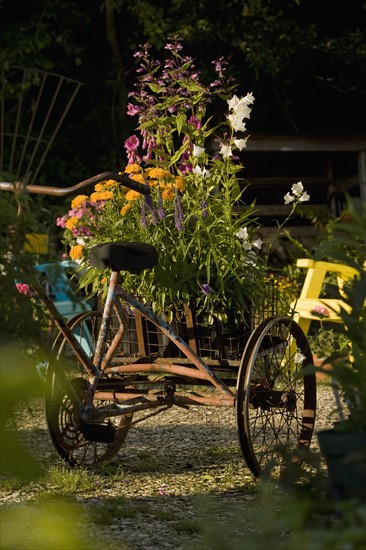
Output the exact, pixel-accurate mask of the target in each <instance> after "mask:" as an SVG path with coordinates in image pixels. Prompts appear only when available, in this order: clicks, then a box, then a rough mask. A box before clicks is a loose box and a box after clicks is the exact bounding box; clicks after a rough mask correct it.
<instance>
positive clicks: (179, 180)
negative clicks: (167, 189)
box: [174, 176, 186, 191]
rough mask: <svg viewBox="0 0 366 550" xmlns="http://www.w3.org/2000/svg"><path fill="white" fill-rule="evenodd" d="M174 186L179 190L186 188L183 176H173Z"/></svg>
mask: <svg viewBox="0 0 366 550" xmlns="http://www.w3.org/2000/svg"><path fill="white" fill-rule="evenodd" d="M174 187H175V188H176V189H178V190H179V191H185V190H186V182H185V180H184V177H183V176H176V177H175V178H174Z"/></svg>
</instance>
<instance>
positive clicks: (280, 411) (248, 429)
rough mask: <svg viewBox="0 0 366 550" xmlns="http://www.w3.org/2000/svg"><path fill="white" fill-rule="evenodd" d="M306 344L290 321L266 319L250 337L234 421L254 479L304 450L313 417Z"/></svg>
mask: <svg viewBox="0 0 366 550" xmlns="http://www.w3.org/2000/svg"><path fill="white" fill-rule="evenodd" d="M312 364H313V359H312V354H311V350H310V346H309V344H308V341H307V338H306V336H305V334H304V333H303V331H302V330H301V328H300V327H299V325H298V324H297V323H296V322H294V321H293V320H292V319H291V318H287V317H271V318H269V319H266V320H265V321H263V322H262V323H261V324H260V325H259V326H258V327H257V328H256V329H255V330H254V331H253V333H252V334H251V336H250V338H249V340H248V343H247V345H246V348H245V350H244V352H243V356H242V359H241V364H240V369H239V373H238V380H237V402H236V415H237V425H238V434H239V441H240V446H241V449H242V452H243V455H244V458H245V461H246V463H247V465H248V467H249V469H250V470H251V471H252V473H253V474H254V475H255V476H256V477H258V476H260V475H261V473H263V471H264V470H265V469H272V468H274V467H277V466H281V464H283V463H284V461H285V460H286V457H289V456H290V459H291V460H292V461H296V460H298V458H297V457H296V455H295V454H293V451H294V450H295V449H298V448H299V447H305V448H307V447H309V445H310V442H311V438H312V435H313V431H314V423H315V413H316V380H315V374H312V373H310V374H307V373H306V370H305V368H306V367H307V366H309V365H312Z"/></svg>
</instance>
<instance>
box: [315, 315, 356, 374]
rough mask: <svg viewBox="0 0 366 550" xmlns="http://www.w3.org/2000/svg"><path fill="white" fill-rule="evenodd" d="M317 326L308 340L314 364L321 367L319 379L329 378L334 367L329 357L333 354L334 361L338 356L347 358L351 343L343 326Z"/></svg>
mask: <svg viewBox="0 0 366 550" xmlns="http://www.w3.org/2000/svg"><path fill="white" fill-rule="evenodd" d="M339 328H340V327H337V328H328V327H323V325H322V324H320V327H317V328H316V330H315V331H313V333H312V334H309V335H308V341H309V344H310V348H311V351H312V353H313V360H314V365H315V366H316V367H321V370H320V371H318V372H317V373H316V376H317V379H318V380H328V379H329V370H331V369H332V365H331V363H329V361H328V358H329V357H330V356H333V359H332V361H334V360H335V357H336V356H338V359H340V360H341V359H346V358H347V357H348V356H349V353H350V350H351V344H350V340H349V337H348V335H347V334H346V333H345V331H344V330H343V328H341V330H339Z"/></svg>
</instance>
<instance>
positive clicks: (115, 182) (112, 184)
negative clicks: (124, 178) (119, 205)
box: [105, 180, 118, 189]
mask: <svg viewBox="0 0 366 550" xmlns="http://www.w3.org/2000/svg"><path fill="white" fill-rule="evenodd" d="M116 185H118V181H115V180H107V181H106V182H105V186H106V187H107V188H108V189H109V188H111V187H115V186H116Z"/></svg>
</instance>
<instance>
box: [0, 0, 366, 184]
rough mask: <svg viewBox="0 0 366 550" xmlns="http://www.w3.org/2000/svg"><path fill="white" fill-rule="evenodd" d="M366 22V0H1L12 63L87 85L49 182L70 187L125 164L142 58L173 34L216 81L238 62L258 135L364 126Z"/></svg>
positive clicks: (4, 57)
mask: <svg viewBox="0 0 366 550" xmlns="http://www.w3.org/2000/svg"><path fill="white" fill-rule="evenodd" d="M364 23H365V2H364V1H363V0H352V1H350V2H348V3H347V4H344V2H341V1H340V0H321V1H320V2H319V1H318V0H306V1H305V0H277V1H273V0H241V1H240V0H228V1H226V2H222V0H184V1H183V0H161V1H160V2H155V1H153V0H150V1H149V0H135V1H133V2H130V1H127V0H78V1H76V0H33V1H32V2H27V3H24V2H21V1H20V0H0V41H1V42H0V46H1V48H0V64H1V66H2V67H3V68H4V69H5V70H7V69H8V68H9V67H11V66H19V65H20V66H25V67H34V68H38V69H43V70H47V71H53V72H55V73H58V74H62V75H65V76H67V77H70V78H74V79H76V80H78V81H81V82H83V86H82V88H81V91H79V93H78V95H77V98H76V100H75V102H74V104H73V106H72V109H71V110H70V112H69V114H68V116H67V118H66V120H65V123H64V125H63V127H62V131H61V132H60V134H59V135H58V138H57V140H56V142H55V144H54V145H53V147H52V150H51V152H50V154H49V155H48V157H47V162H46V163H45V165H44V167H43V169H42V174H41V177H40V180H42V179H43V180H47V181H48V182H50V180H51V179H52V183H53V184H56V185H65V183H66V182H67V183H69V182H74V181H80V180H81V179H82V178H83V177H88V176H89V175H91V174H94V173H97V172H100V171H103V170H104V169H106V168H109V169H110V168H117V169H118V168H120V167H121V165H122V164H123V163H124V162H125V157H124V150H123V141H124V139H125V138H126V137H128V135H129V134H130V133H131V131H132V130H133V128H134V124H135V121H134V120H133V119H131V118H130V117H127V116H126V104H127V94H128V91H129V90H130V89H131V88H132V87H133V82H134V77H135V74H134V69H135V61H134V57H133V53H134V52H135V51H136V49H137V48H138V46H139V44H141V43H144V42H150V43H151V44H152V45H153V46H154V47H155V49H156V50H157V51H159V50H161V49H162V48H163V46H164V43H165V41H166V37H167V36H168V35H170V34H179V35H181V37H182V38H183V40H184V45H185V49H186V53H187V54H189V55H192V56H193V57H194V58H195V59H196V64H197V67H199V68H200V69H201V70H202V71H203V72H204V73H207V76H208V78H210V77H211V76H212V74H211V71H212V66H211V61H212V60H213V59H215V58H218V57H220V56H225V57H226V58H227V59H228V61H229V62H230V65H231V67H232V69H233V73H234V75H235V77H236V78H237V80H238V82H239V83H240V90H241V92H242V93H246V92H247V91H252V92H253V94H254V96H255V98H256V101H255V105H254V109H253V115H252V119H251V120H250V132H251V133H252V134H254V133H264V132H267V133H268V132H269V133H277V134H278V133H287V134H299V133H300V134H304V133H312V134H316V133H321V134H332V133H359V132H364V130H365V109H364V104H365V86H364V83H365V81H366V79H365V77H366V36H365V35H366V30H365V29H366V27H365V24H364Z"/></svg>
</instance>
